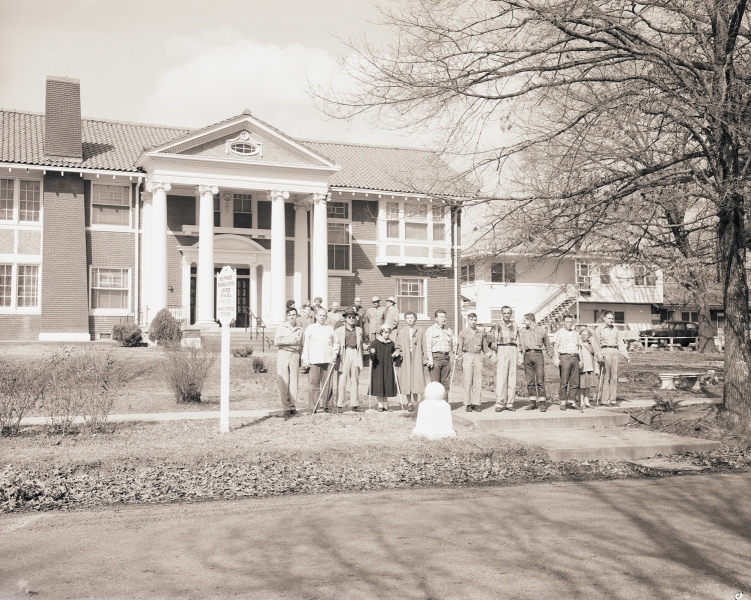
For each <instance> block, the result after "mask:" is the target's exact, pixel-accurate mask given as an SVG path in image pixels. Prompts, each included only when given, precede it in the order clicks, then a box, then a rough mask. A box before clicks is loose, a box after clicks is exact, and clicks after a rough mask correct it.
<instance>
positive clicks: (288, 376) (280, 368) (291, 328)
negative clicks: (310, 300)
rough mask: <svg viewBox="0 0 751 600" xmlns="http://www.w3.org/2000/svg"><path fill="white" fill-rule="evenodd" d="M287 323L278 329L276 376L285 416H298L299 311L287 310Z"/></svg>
mask: <svg viewBox="0 0 751 600" xmlns="http://www.w3.org/2000/svg"><path fill="white" fill-rule="evenodd" d="M286 319H287V320H286V321H285V322H284V323H282V324H281V325H279V327H277V328H276V333H275V334H274V345H275V346H277V347H278V348H279V352H278V353H277V355H276V356H277V358H276V374H277V379H278V381H279V395H280V396H281V399H282V409H283V410H284V416H285V417H290V416H293V415H295V414H297V409H296V408H295V400H296V399H297V374H298V372H299V370H300V352H301V351H302V328H301V327H300V326H299V325H298V324H297V310H296V309H295V307H294V306H292V307H291V308H287V316H286Z"/></svg>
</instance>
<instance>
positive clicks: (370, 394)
mask: <svg viewBox="0 0 751 600" xmlns="http://www.w3.org/2000/svg"><path fill="white" fill-rule="evenodd" d="M368 357H369V358H368V360H369V361H370V366H369V367H368V410H370V401H371V398H373V355H372V354H370V353H369V354H368Z"/></svg>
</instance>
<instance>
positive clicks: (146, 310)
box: [139, 192, 153, 327]
mask: <svg viewBox="0 0 751 600" xmlns="http://www.w3.org/2000/svg"><path fill="white" fill-rule="evenodd" d="M141 197H142V198H143V215H142V221H141V229H142V230H143V231H142V235H141V310H142V311H143V312H142V315H141V319H142V320H143V322H142V323H139V325H141V326H142V327H143V326H144V325H148V324H149V321H151V317H152V316H153V315H152V314H151V308H150V306H151V260H149V257H150V256H151V246H150V245H149V242H150V241H151V220H152V219H153V211H152V210H151V209H152V205H151V201H152V194H151V192H143V193H142V194H141Z"/></svg>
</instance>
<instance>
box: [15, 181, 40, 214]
mask: <svg viewBox="0 0 751 600" xmlns="http://www.w3.org/2000/svg"><path fill="white" fill-rule="evenodd" d="M41 188H42V186H41V183H40V182H39V181H27V180H24V179H22V180H21V182H20V197H19V202H18V219H19V221H36V222H38V221H39V211H40V209H41V207H42V198H41V191H42V189H41Z"/></svg>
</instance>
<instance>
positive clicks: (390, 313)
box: [383, 296, 399, 337]
mask: <svg viewBox="0 0 751 600" xmlns="http://www.w3.org/2000/svg"><path fill="white" fill-rule="evenodd" d="M383 324H384V325H388V326H389V329H391V331H396V328H397V327H398V326H399V309H398V308H397V307H396V300H395V299H394V297H393V296H389V297H388V298H387V299H386V312H385V313H384V315H383ZM394 337H396V336H394Z"/></svg>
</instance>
